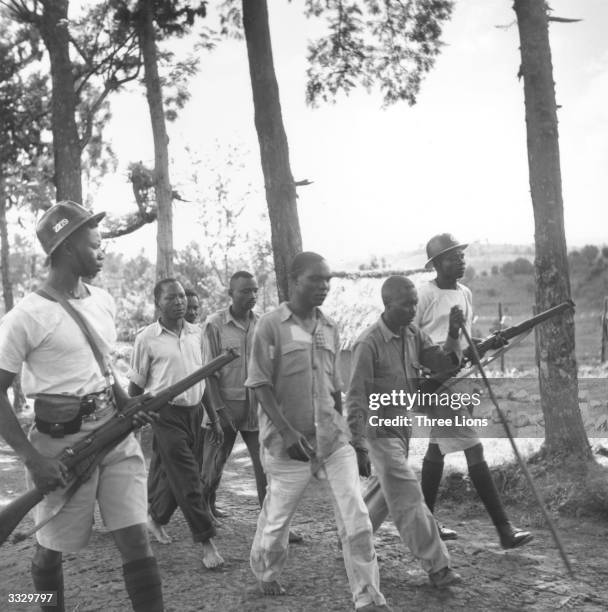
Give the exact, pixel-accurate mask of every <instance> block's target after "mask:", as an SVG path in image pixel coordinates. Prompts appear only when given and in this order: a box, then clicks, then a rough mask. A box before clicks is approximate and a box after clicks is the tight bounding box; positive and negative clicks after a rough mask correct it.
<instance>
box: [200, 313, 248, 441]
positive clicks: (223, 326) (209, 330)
mask: <svg viewBox="0 0 608 612" xmlns="http://www.w3.org/2000/svg"><path fill="white" fill-rule="evenodd" d="M258 319H259V317H258V315H256V314H255V313H254V312H252V311H249V316H248V325H247V326H246V327H245V326H244V325H243V324H242V323H241V322H240V321H238V320H237V319H235V318H234V317H233V316H232V313H231V312H230V308H224V309H223V310H220V311H218V312H215V313H214V314H212V315H210V316H209V318H208V319H207V322H206V325H205V337H206V340H207V342H208V344H209V351H210V355H211V358H214V357H217V356H218V355H221V353H222V352H223V351H225V350H226V349H228V348H236V349H238V351H239V357H238V358H237V359H235V360H234V361H231V362H230V363H229V364H227V365H225V366H224V367H223V368H222V369H221V370H219V371H218V372H216V374H215V376H216V377H217V379H218V382H219V386H220V393H221V396H222V399H223V400H225V401H241V402H244V401H245V400H248V405H247V414H246V417H245V421H246V423H245V427H246V428H247V430H248V431H255V430H257V428H258V419H257V410H256V408H257V404H256V402H255V398H254V397H253V393H252V392H251V390H249V389H247V387H245V380H246V379H247V367H248V365H249V360H250V355H251V350H252V347H253V332H254V329H255V325H256V323H257V321H258Z"/></svg>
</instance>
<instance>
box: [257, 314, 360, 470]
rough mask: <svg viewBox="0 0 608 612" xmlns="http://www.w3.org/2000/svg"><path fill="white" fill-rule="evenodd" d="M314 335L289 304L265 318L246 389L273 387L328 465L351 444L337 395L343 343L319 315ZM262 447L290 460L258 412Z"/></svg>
mask: <svg viewBox="0 0 608 612" xmlns="http://www.w3.org/2000/svg"><path fill="white" fill-rule="evenodd" d="M316 315H317V324H316V328H315V330H314V333H313V334H311V333H309V332H308V331H307V330H305V329H304V328H303V327H302V325H301V324H300V322H299V321H298V320H297V318H296V317H295V316H294V314H293V313H292V311H291V310H290V309H289V307H288V306H287V304H286V303H285V302H284V303H282V304H281V305H280V306H279V307H278V308H277V309H276V310H273V311H272V312H269V313H267V314H265V315H263V316H262V317H261V318H260V320H259V322H258V324H257V326H256V330H255V334H254V337H253V352H252V355H251V362H250V364H249V372H248V377H247V380H246V381H245V385H246V386H248V387H251V388H256V387H261V386H263V385H269V386H270V387H272V391H273V393H274V395H275V397H276V399H277V402H278V404H279V406H280V408H281V410H282V411H283V414H284V416H285V419H286V420H287V421H288V422H289V424H290V425H291V426H292V427H293V428H294V429H296V430H297V431H299V432H300V433H301V434H303V435H305V436H306V437H307V438H308V440H309V442H310V443H311V444H312V445H313V447H315V449H316V457H317V458H318V459H319V460H322V459H323V458H324V457H328V456H329V455H331V454H332V453H333V452H334V451H335V450H337V449H338V448H340V447H341V446H343V445H345V444H347V443H348V441H349V435H348V430H347V427H346V422H345V420H344V417H343V416H342V415H341V414H339V413H338V412H337V411H336V410H335V408H334V398H333V397H332V393H336V392H338V391H340V390H341V389H342V380H341V379H340V374H339V364H338V360H339V356H340V340H339V337H338V329H337V327H336V325H335V323H334V322H333V321H332V320H331V319H329V318H328V317H326V316H325V315H324V314H323V313H322V312H321V310H319V309H318V308H317V309H316ZM258 416H259V421H260V442H261V443H262V444H264V446H265V447H266V448H267V449H268V451H269V452H270V453H271V454H273V455H275V456H277V457H281V458H287V453H286V449H285V446H284V443H283V439H282V437H281V435H280V433H279V431H278V429H277V428H276V426H275V425H274V424H273V423H272V421H271V420H270V419H269V418H268V417H267V416H266V413H265V412H264V411H263V410H259V412H258Z"/></svg>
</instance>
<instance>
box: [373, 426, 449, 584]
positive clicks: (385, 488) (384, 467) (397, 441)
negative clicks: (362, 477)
mask: <svg viewBox="0 0 608 612" xmlns="http://www.w3.org/2000/svg"><path fill="white" fill-rule="evenodd" d="M368 443H369V456H370V459H371V462H372V465H373V466H374V471H375V473H376V477H375V478H377V480H375V481H374V480H373V478H374V477H372V479H371V482H370V483H369V484H368V487H367V490H366V492H365V503H366V504H367V509H368V511H369V516H370V520H371V522H372V525H373V529H374V531H376V529H378V527H380V525H381V524H382V522H383V521H384V519H386V517H387V516H388V514H389V512H390V515H391V517H392V519H393V522H394V523H395V527H397V531H398V532H399V535H400V536H401V539H402V541H403V543H404V544H406V545H407V547H408V548H409V549H410V551H411V552H412V554H413V555H414V556H415V557H416V558H417V559H419V560H420V564H421V565H422V567H423V568H424V569H425V570H426V571H427V572H436V571H438V570H440V569H442V568H444V567H448V566H449V565H450V556H449V554H448V550H447V548H446V546H445V544H444V543H443V542H442V541H441V538H440V536H439V529H438V528H437V524H436V522H435V519H434V518H433V515H432V513H431V511H430V510H429V509H428V508H427V506H426V504H425V503H424V498H423V496H422V490H421V488H420V483H419V482H418V479H417V478H416V474H414V471H413V470H412V468H411V467H410V465H409V463H408V459H407V442H406V441H405V440H404V439H402V438H399V437H394V438H389V437H380V438H370V439H368Z"/></svg>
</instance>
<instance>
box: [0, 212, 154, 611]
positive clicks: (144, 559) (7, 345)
mask: <svg viewBox="0 0 608 612" xmlns="http://www.w3.org/2000/svg"><path fill="white" fill-rule="evenodd" d="M104 215H105V213H97V214H92V213H91V212H90V211H88V210H87V209H85V208H84V207H82V206H80V205H79V204H76V203H75V202H70V201H64V202H59V203H57V204H55V205H54V206H52V207H51V208H50V209H49V210H47V211H46V212H45V213H44V214H43V215H42V217H41V218H40V221H39V222H38V225H37V228H36V233H37V235H38V239H39V240H40V243H41V245H42V248H43V249H44V251H45V253H46V254H47V256H48V258H49V263H50V269H49V274H48V276H47V278H46V280H45V281H44V283H43V285H42V287H41V290H39V291H38V292H36V293H31V294H30V295H28V296H26V297H25V298H24V299H23V300H22V301H21V302H20V303H19V304H17V305H16V306H15V307H14V308H13V309H12V310H11V311H10V312H9V313H7V314H6V316H5V317H4V318H3V319H2V323H1V324H0V431H1V432H2V436H3V437H4V439H5V440H6V441H7V442H8V444H9V445H10V446H11V447H12V448H13V449H14V450H15V452H16V453H17V454H18V455H19V457H20V458H21V459H22V460H23V462H24V463H25V465H26V467H27V469H28V478H27V480H28V482H29V483H30V484H31V483H33V484H34V485H35V486H36V487H37V488H38V489H39V490H40V491H42V492H44V493H45V494H46V495H45V498H44V499H43V501H42V502H40V503H39V504H38V505H37V506H36V508H35V510H34V520H35V522H36V523H41V522H42V521H44V520H45V519H47V518H49V517H52V518H51V519H50V520H49V522H48V523H47V524H46V525H44V526H43V527H42V528H40V529H39V530H38V532H37V533H36V537H37V539H38V545H37V547H36V551H35V553H34V558H33V560H32V566H31V571H32V578H33V582H34V587H35V590H36V591H37V592H49V591H52V592H55V593H56V594H57V595H56V601H54V602H53V603H52V605H51V606H49V607H45V606H43V609H49V610H57V611H58V612H59V611H61V610H64V590H63V569H62V560H63V553H72V552H76V551H77V550H80V549H81V548H83V547H84V546H86V544H87V542H88V540H89V538H90V536H91V531H92V526H93V512H94V509H95V502H97V503H98V505H99V508H100V511H101V516H102V519H103V522H104V523H105V525H106V527H107V528H108V530H109V531H110V532H111V534H112V536H113V538H114V541H115V543H116V545H117V547H118V549H119V551H120V554H121V557H122V562H123V576H124V580H125V585H126V588H127V591H128V593H129V597H130V598H131V603H132V606H133V609H134V610H137V611H139V610H141V611H142V612H143V611H146V612H151V611H161V610H162V609H163V599H162V591H161V580H160V574H159V571H158V566H157V563H156V559H155V558H154V554H153V552H152V549H151V547H150V543H149V541H148V534H147V531H146V514H147V500H146V465H145V462H144V457H143V454H142V452H141V448H140V446H139V444H138V442H137V441H136V440H135V438H134V437H133V435H129V436H128V437H127V438H126V439H124V440H123V441H122V442H120V443H119V444H117V445H116V446H115V447H114V448H113V449H112V450H111V451H109V452H108V453H107V454H106V455H105V457H104V458H103V459H102V461H101V463H100V465H99V466H98V467H97V468H96V469H95V470H94V471H93V473H92V474H91V476H90V478H89V479H88V480H86V481H85V482H84V483H83V484H82V485H81V486H80V487H79V488H78V489H77V490H76V491H75V492H74V493H73V494H72V495H71V496H70V494H69V493H68V499H67V501H66V498H65V495H66V485H67V484H68V483H67V479H68V472H67V470H66V467H65V466H64V465H63V464H62V463H61V462H60V461H59V460H57V459H56V458H55V457H57V456H58V455H59V454H60V452H61V451H62V450H63V449H65V448H67V447H70V446H73V445H74V444H76V443H77V442H78V441H80V440H82V439H83V438H85V437H86V436H88V435H89V433H90V432H91V431H92V430H94V429H97V428H98V427H100V426H101V425H103V424H104V423H106V422H107V421H109V420H110V419H111V418H113V416H114V415H115V413H116V403H115V399H114V396H113V392H112V387H111V381H110V377H109V374H108V369H107V368H104V371H103V372H102V367H101V365H102V359H101V358H100V359H99V361H98V360H97V359H96V357H95V356H94V354H93V351H92V347H91V346H90V344H89V342H88V341H87V338H86V337H85V335H84V334H83V332H82V331H81V329H80V328H79V326H78V324H77V323H76V321H75V320H74V319H73V318H72V317H71V316H70V315H69V314H68V312H67V311H66V310H65V309H64V307H63V306H62V305H61V303H62V302H64V301H66V300H67V301H68V302H69V304H70V305H71V306H72V307H73V308H74V309H75V310H76V311H77V312H78V313H79V314H80V315H81V317H82V318H83V319H85V320H86V323H87V325H88V326H89V328H91V329H92V330H93V331H94V332H96V336H97V337H98V349H99V351H100V353H102V356H103V361H105V360H107V359H108V356H109V352H110V349H111V347H112V345H113V344H114V342H115V341H116V327H115V324H114V316H115V311H116V307H115V304H114V300H113V299H112V297H111V296H110V294H108V293H107V292H106V291H104V290H103V289H100V288H98V287H95V286H93V285H88V284H86V283H84V282H83V280H82V279H83V278H91V277H93V276H95V275H96V274H97V273H98V272H99V271H100V270H101V267H102V264H103V259H104V254H103V249H102V243H101V235H100V233H99V230H98V229H97V224H98V223H99V221H100V220H101V219H102V218H103V216H104ZM21 366H23V377H22V384H23V390H24V391H25V393H26V395H27V396H28V397H30V398H33V399H34V400H35V401H34V412H35V415H36V421H35V426H34V427H33V428H32V430H31V432H30V434H29V437H26V435H25V434H24V433H23V430H22V429H21V426H20V425H19V423H18V421H17V419H16V418H15V415H14V414H13V411H12V409H11V405H10V403H9V400H8V397H7V390H8V388H9V387H10V386H11V383H12V382H13V379H14V377H15V375H16V374H17V372H19V371H20V369H21ZM58 396H61V400H62V401H61V402H52V401H51V399H52V398H53V397H55V398H56V397H58ZM64 398H65V399H64ZM137 418H138V419H139V420H140V422H151V421H152V420H153V418H152V417H145V416H143V415H142V413H139V415H138V417H137ZM62 504H63V505H62ZM58 507H59V508H61V509H60V510H59V512H57V508H58Z"/></svg>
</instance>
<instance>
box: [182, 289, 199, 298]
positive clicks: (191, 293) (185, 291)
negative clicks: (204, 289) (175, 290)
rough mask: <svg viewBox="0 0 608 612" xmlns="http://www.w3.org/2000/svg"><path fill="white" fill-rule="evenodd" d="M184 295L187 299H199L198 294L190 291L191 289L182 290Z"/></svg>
mask: <svg viewBox="0 0 608 612" xmlns="http://www.w3.org/2000/svg"><path fill="white" fill-rule="evenodd" d="M184 293H185V294H186V297H187V298H189V297H195V298H196V299H197V300H198V299H199V297H198V293H197V292H196V291H194V289H192V287H188V288H187V289H184ZM199 301H200V300H199Z"/></svg>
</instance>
